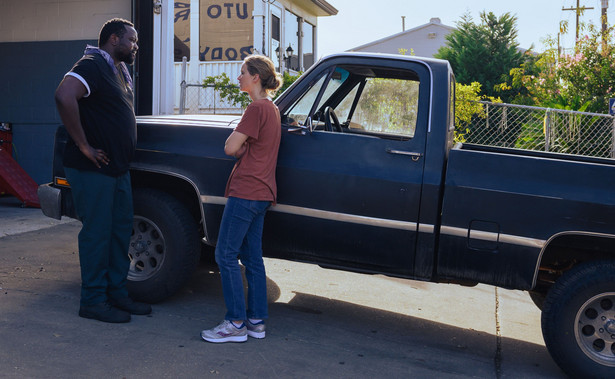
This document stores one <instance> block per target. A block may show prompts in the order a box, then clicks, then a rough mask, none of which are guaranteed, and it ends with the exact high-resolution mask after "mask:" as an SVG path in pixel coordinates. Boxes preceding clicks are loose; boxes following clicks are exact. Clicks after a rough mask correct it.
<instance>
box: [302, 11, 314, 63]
mask: <svg viewBox="0 0 615 379" xmlns="http://www.w3.org/2000/svg"><path fill="white" fill-rule="evenodd" d="M313 64H314V26H313V25H312V24H310V23H308V22H304V23H303V68H304V69H305V70H307V69H308V68H310V67H311V66H312V65H313Z"/></svg>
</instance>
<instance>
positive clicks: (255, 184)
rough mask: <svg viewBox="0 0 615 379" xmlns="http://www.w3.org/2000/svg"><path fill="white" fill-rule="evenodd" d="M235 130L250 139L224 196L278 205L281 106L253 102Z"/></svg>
mask: <svg viewBox="0 0 615 379" xmlns="http://www.w3.org/2000/svg"><path fill="white" fill-rule="evenodd" d="M235 131H237V132H239V133H242V134H245V135H247V136H248V139H247V149H246V151H245V152H244V154H243V155H242V156H241V157H240V158H239V160H238V161H237V163H235V167H233V171H232V172H231V175H230V177H229V179H228V182H227V184H226V192H225V196H226V197H228V196H233V197H239V198H242V199H246V200H265V201H271V202H274V203H275V200H276V196H277V186H276V182H275V168H276V165H277V161H278V149H279V147H280V135H281V122H280V111H279V110H278V107H277V106H276V105H275V104H274V103H273V102H272V101H271V100H269V99H262V100H257V101H254V102H252V103H251V104H250V105H248V107H247V108H246V110H245V112H244V114H243V116H242V117H241V121H239V124H238V125H237V127H236V128H235Z"/></svg>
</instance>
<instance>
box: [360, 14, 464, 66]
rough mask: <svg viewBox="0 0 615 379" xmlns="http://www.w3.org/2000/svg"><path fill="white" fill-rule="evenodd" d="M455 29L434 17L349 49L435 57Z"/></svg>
mask: <svg viewBox="0 0 615 379" xmlns="http://www.w3.org/2000/svg"><path fill="white" fill-rule="evenodd" d="M455 29H456V28H454V27H452V26H448V25H444V24H442V22H441V21H440V19H439V18H437V17H434V18H432V19H431V20H429V22H428V23H427V24H423V25H420V26H417V27H415V28H412V29H408V30H405V31H402V32H400V33H397V34H393V35H391V36H388V37H385V38H382V39H379V40H377V41H374V42H370V43H367V44H365V45H361V46H358V47H355V48H353V49H350V50H349V51H361V52H372V53H388V54H405V55H416V56H419V57H433V56H434V55H435V54H436V53H437V52H438V49H439V48H440V47H442V46H444V45H446V36H447V35H448V34H449V33H451V32H452V31H454V30H455Z"/></svg>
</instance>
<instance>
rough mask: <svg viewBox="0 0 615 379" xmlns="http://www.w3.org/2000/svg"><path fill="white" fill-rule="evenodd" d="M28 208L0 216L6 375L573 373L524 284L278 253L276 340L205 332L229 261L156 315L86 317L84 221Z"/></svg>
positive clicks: (273, 267)
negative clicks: (16, 221) (417, 276)
mask: <svg viewBox="0 0 615 379" xmlns="http://www.w3.org/2000/svg"><path fill="white" fill-rule="evenodd" d="M3 210H4V208H3V207H2V205H1V204H0V212H3ZM24 211H25V212H26V213H28V216H27V217H26V216H24V215H19V212H17V214H18V216H17V217H22V219H24V218H25V219H26V220H27V219H28V217H30V218H31V220H30V221H24V223H25V224H26V225H29V224H30V223H31V222H35V221H32V220H33V219H38V221H36V222H42V223H43V224H44V225H43V226H39V227H36V228H34V230H29V229H31V228H23V229H22V230H18V231H16V232H12V233H11V234H10V235H7V234H4V237H3V234H2V233H1V231H2V227H3V226H2V225H3V224H2V222H6V219H5V217H4V215H7V214H8V213H2V215H3V217H0V219H2V220H3V221H0V377H9V378H11V377H32V378H42V377H45V378H55V377H58V378H60V377H62V378H72V377H75V378H80V377H83V378H85V377H87V378H92V377H105V378H166V377H172V378H177V377H182V378H183V377H217V378H242V377H254V378H257V377H258V378H262V377H281V378H290V377H292V378H314V377H316V378H333V377H334V378H345V377H353V378H372V377H392V378H402V377H403V378H434V377H435V378H470V377H476V378H562V377H564V376H563V374H562V373H561V372H560V371H559V369H558V368H557V366H555V364H554V363H553V361H552V360H551V358H550V357H549V355H548V353H547V350H546V348H545V347H544V344H543V342H542V336H541V334H540V313H539V311H538V309H537V308H536V307H535V306H534V305H533V304H532V303H531V301H530V300H529V297H528V296H527V294H526V293H523V292H520V291H506V290H503V289H499V288H495V287H492V286H478V287H474V288H465V287H461V286H458V285H447V284H432V283H423V282H416V281H410V280H400V279H393V278H387V277H383V276H368V275H361V274H354V273H346V272H340V271H334V270H325V269H322V268H319V267H317V266H314V265H307V264H300V263H293V262H286V261H281V260H273V259H267V260H266V267H267V273H268V285H269V302H270V317H271V318H270V320H269V322H268V324H267V326H268V329H267V338H266V339H264V340H254V339H249V340H248V342H247V343H243V344H222V345H215V344H210V343H206V342H204V341H202V340H201V339H200V337H199V332H200V331H201V330H202V329H204V328H209V327H212V326H214V325H215V324H216V323H217V322H219V321H220V320H221V319H222V318H223V316H224V306H223V299H222V292H221V291H222V290H221V287H220V283H219V274H218V272H217V268H216V267H215V265H213V266H212V265H211V264H207V263H205V262H204V263H202V264H201V265H200V266H199V267H198V270H197V272H196V274H195V275H194V276H193V277H192V279H191V281H190V282H189V284H188V285H187V286H186V287H185V288H184V289H183V290H182V291H180V293H179V294H177V295H176V296H174V297H173V298H171V299H169V300H167V301H165V302H163V303H160V304H156V305H154V312H153V314H152V315H150V316H133V320H132V321H131V322H130V323H128V324H118V325H114V324H105V323H101V322H97V321H93V320H87V319H83V318H80V317H78V316H77V310H78V303H79V282H80V279H79V264H78V255H77V246H76V235H77V233H78V231H79V227H80V224H79V223H78V222H68V223H66V222H65V223H60V224H56V223H53V224H46V223H47V222H48V221H47V220H46V219H44V218H42V219H41V217H42V216H40V213H34V212H31V211H32V210H31V209H30V210H29V209H26V210H24ZM34 211H36V212H40V210H34ZM24 214H25V213H24ZM5 225H6V224H5Z"/></svg>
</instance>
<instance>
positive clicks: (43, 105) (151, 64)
mask: <svg viewBox="0 0 615 379" xmlns="http://www.w3.org/2000/svg"><path fill="white" fill-rule="evenodd" d="M0 3H2V5H3V8H2V11H1V12H0V57H2V59H0V83H2V85H1V86H0V123H2V128H3V133H5V132H4V128H5V126H6V127H10V133H11V138H12V155H13V158H14V159H15V160H16V161H17V163H19V165H20V166H21V167H22V168H23V169H24V170H25V171H26V172H27V174H28V175H29V176H30V177H31V178H32V179H34V181H35V182H37V183H39V184H41V183H45V182H49V181H51V171H52V167H51V165H52V160H53V140H54V134H55V130H56V129H57V127H58V126H59V125H60V124H61V120H60V117H59V115H58V113H57V111H56V108H55V103H54V98H53V96H54V91H55V89H56V87H57V86H58V84H59V82H60V81H61V80H62V77H63V75H64V74H65V73H66V72H67V71H68V70H70V68H71V66H72V65H73V63H74V62H75V61H76V60H77V59H79V58H80V57H81V56H82V54H83V51H84V48H85V46H86V44H96V43H97V39H98V33H99V31H100V28H101V26H102V24H103V23H104V22H105V21H106V20H108V19H110V18H113V17H122V18H125V19H128V20H131V21H132V22H133V23H134V24H135V27H136V29H137V30H138V32H139V54H138V55H137V60H136V62H135V65H134V66H133V67H132V71H133V77H134V83H135V109H136V112H137V114H139V115H147V114H171V113H174V112H175V109H174V108H175V107H176V103H177V101H176V99H177V96H176V94H177V93H178V91H179V86H180V80H181V79H180V75H179V71H180V69H181V63H180V62H177V61H176V57H179V60H180V61H181V57H182V56H183V55H186V57H187V59H188V73H187V74H188V75H189V78H190V80H191V82H195V83H200V82H202V79H203V78H204V77H205V76H208V75H218V74H220V73H222V72H226V73H227V75H228V76H229V77H231V78H232V79H235V78H236V77H237V75H238V73H239V67H240V66H241V60H242V59H243V57H244V56H245V55H247V54H249V53H250V52H252V51H254V52H258V53H261V54H266V55H268V56H269V57H272V58H273V59H274V60H275V61H276V63H277V67H278V69H279V70H286V69H287V68H288V69H289V70H296V71H299V70H303V69H305V68H307V67H309V66H310V65H311V64H312V63H313V61H314V56H316V52H317V46H316V33H317V29H318V24H317V20H318V17H323V16H331V15H335V14H337V9H335V8H334V7H333V6H332V5H331V4H329V3H328V2H327V1H325V0H276V1H273V0H244V1H241V2H228V1H224V0H217V1H213V0H183V1H170V0H37V1H3V2H0ZM180 25H181V26H180ZM176 27H177V28H176ZM182 27H183V29H182ZM180 29H181V30H180ZM176 36H177V38H175V37H176ZM289 46H290V49H289ZM177 52H179V54H176V53H177ZM278 53H279V55H278Z"/></svg>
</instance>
